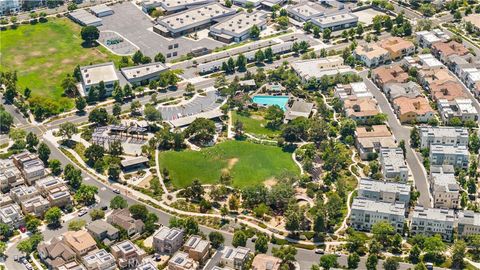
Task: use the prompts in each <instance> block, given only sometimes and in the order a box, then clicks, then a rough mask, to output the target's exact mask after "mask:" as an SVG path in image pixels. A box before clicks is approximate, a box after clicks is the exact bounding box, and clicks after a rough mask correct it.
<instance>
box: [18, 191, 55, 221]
mask: <svg viewBox="0 0 480 270" xmlns="http://www.w3.org/2000/svg"><path fill="white" fill-rule="evenodd" d="M20 205H21V206H22V211H23V212H24V213H28V214H32V215H34V216H37V217H43V214H45V212H47V210H48V209H49V208H50V207H51V206H50V202H49V201H48V200H47V199H45V198H43V197H42V196H40V195H38V196H35V197H33V198H30V199H27V200H24V201H22V202H21V204H20Z"/></svg>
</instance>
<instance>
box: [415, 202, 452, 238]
mask: <svg viewBox="0 0 480 270" xmlns="http://www.w3.org/2000/svg"><path fill="white" fill-rule="evenodd" d="M454 222H455V214H454V213H453V210H447V209H439V208H423V207H421V206H416V207H415V210H414V211H413V217H412V223H411V224H410V231H411V232H412V234H414V235H415V234H422V235H427V236H433V235H436V234H439V235H441V236H442V239H443V240H445V241H451V240H452V238H453V227H454Z"/></svg>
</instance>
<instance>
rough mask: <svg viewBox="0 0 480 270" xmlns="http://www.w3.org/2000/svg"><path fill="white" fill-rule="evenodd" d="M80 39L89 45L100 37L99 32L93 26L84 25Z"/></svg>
mask: <svg viewBox="0 0 480 270" xmlns="http://www.w3.org/2000/svg"><path fill="white" fill-rule="evenodd" d="M80 35H81V36H82V39H83V40H84V41H85V42H86V43H87V44H89V45H91V44H92V43H93V42H94V41H95V40H97V39H98V38H99V37H100V32H99V31H98V28H97V27H95V26H84V27H82V31H81V32H80Z"/></svg>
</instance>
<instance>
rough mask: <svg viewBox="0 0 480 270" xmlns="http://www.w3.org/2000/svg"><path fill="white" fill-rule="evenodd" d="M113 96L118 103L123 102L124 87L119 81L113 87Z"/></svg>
mask: <svg viewBox="0 0 480 270" xmlns="http://www.w3.org/2000/svg"><path fill="white" fill-rule="evenodd" d="M152 82H153V81H152ZM112 97H113V99H115V101H116V102H118V103H122V102H123V98H124V94H123V89H122V87H120V85H119V84H118V83H116V84H115V86H114V88H113V91H112Z"/></svg>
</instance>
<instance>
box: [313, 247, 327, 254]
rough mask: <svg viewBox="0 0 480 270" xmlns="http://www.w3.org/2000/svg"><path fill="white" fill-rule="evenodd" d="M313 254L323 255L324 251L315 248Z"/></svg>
mask: <svg viewBox="0 0 480 270" xmlns="http://www.w3.org/2000/svg"><path fill="white" fill-rule="evenodd" d="M315 253H316V254H325V250H323V249H321V248H317V249H315Z"/></svg>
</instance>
